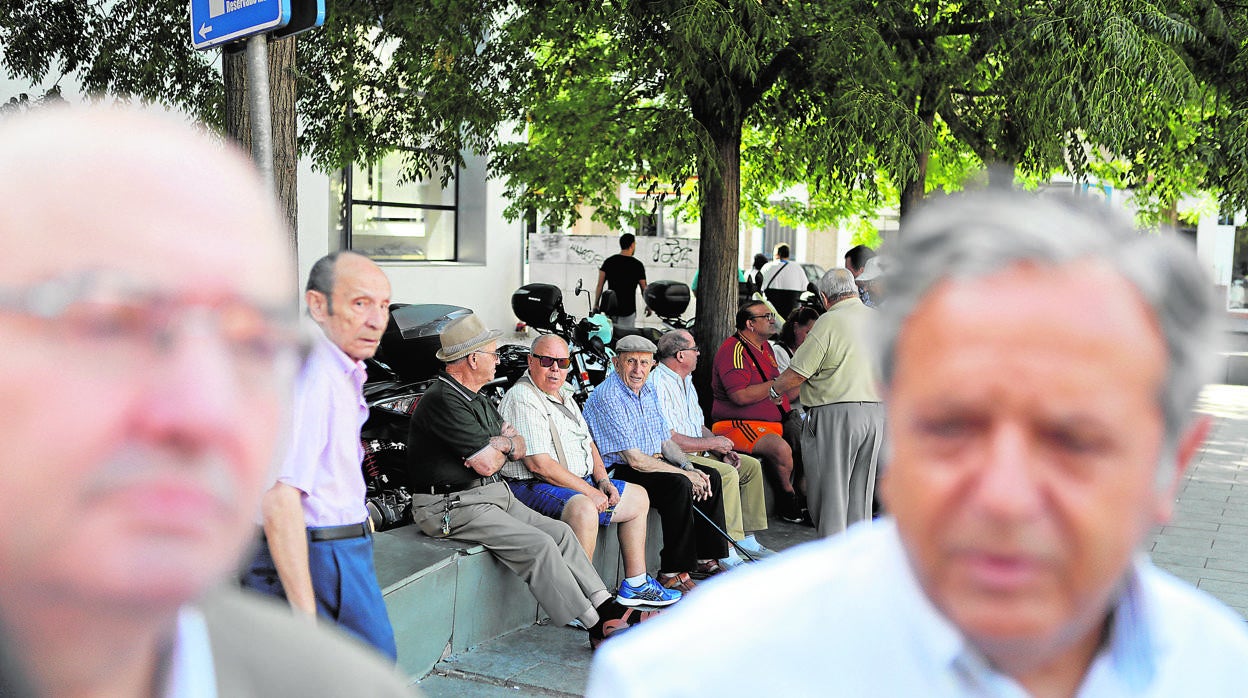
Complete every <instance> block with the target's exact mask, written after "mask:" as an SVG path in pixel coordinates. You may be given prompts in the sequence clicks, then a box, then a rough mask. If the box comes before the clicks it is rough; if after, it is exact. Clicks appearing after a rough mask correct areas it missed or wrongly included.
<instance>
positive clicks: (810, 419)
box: [802, 402, 884, 537]
mask: <svg viewBox="0 0 1248 698" xmlns="http://www.w3.org/2000/svg"><path fill="white" fill-rule="evenodd" d="M806 414H807V417H806V426H805V428H804V429H803V430H802V463H803V464H804V465H805V467H806V501H807V503H808V504H809V509H810V518H811V520H813V521H814V522H815V529H816V530H818V531H819V535H821V536H824V537H827V536H830V535H833V534H836V533H840V532H841V531H844V530H845V529H846V528H847V527H849V526H850V525H852V524H854V523H856V522H858V521H863V520H866V519H870V518H871V502H872V500H873V498H874V495H875V474H876V470H877V469H878V467H879V461H880V452H881V451H882V450H883V447H884V406H883V405H882V404H880V403H878V402H834V403H832V404H830V405H820V406H818V407H807V408H806Z"/></svg>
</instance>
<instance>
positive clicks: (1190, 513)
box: [418, 385, 1248, 698]
mask: <svg viewBox="0 0 1248 698" xmlns="http://www.w3.org/2000/svg"><path fill="white" fill-rule="evenodd" d="M1200 410H1201V411H1202V412H1205V413H1207V414H1209V415H1211V416H1213V417H1214V419H1215V422H1214V426H1213V430H1212V432H1211V433H1210V435H1209V438H1208V439H1207V441H1206V443H1205V445H1204V447H1203V448H1202V449H1201V453H1200V455H1199V457H1198V459H1197V461H1196V462H1194V463H1193V464H1192V467H1191V468H1190V470H1189V471H1188V472H1187V474H1186V475H1185V476H1184V479H1183V484H1182V486H1181V487H1180V489H1179V492H1178V501H1177V503H1176V508H1175V517H1174V520H1173V521H1172V522H1171V524H1170V525H1168V526H1164V527H1161V528H1159V529H1158V531H1157V532H1156V533H1155V535H1154V536H1153V539H1152V541H1151V543H1150V544H1149V545H1150V550H1151V551H1152V555H1153V559H1154V560H1155V561H1156V562H1157V564H1158V565H1160V566H1161V567H1163V568H1165V569H1168V570H1169V571H1170V572H1172V573H1173V574H1175V575H1177V576H1179V577H1181V578H1183V579H1186V580H1187V581H1189V582H1191V583H1192V584H1195V585H1197V586H1199V587H1200V588H1201V589H1204V590H1205V591H1208V592H1209V593H1210V594H1213V595H1214V596H1216V597H1218V598H1220V599H1222V601H1224V602H1225V603H1227V604H1228V605H1230V606H1231V607H1233V608H1234V609H1235V610H1236V611H1238V612H1239V613H1240V614H1241V615H1244V616H1246V617H1248V387H1245V386H1234V385H1215V386H1210V387H1209V388H1208V389H1207V390H1206V391H1205V393H1204V395H1203V396H1202V399H1201V405H1200ZM771 525H772V528H771V529H770V530H768V531H766V532H764V533H762V534H760V535H759V538H761V539H762V540H763V542H764V543H765V544H766V545H767V546H769V547H771V548H773V549H777V550H780V549H783V548H787V547H790V546H791V545H795V544H797V543H801V542H803V541H805V540H810V539H812V538H813V537H814V530H813V529H810V528H805V527H800V526H793V525H790V524H786V523H784V522H781V521H775V520H773V521H772V523H771ZM592 658H593V655H592V654H591V653H590V651H589V642H588V640H587V639H586V636H585V631H583V630H573V629H571V628H561V627H550V626H544V625H535V626H533V627H530V628H526V629H524V630H519V631H517V632H514V633H511V634H509V635H505V636H503V637H501V638H498V639H496V640H493V641H491V642H487V643H484V644H482V645H480V646H479V647H477V648H475V649H473V650H472V651H470V652H466V653H463V654H461V655H457V656H452V657H448V658H447V659H446V660H445V661H443V662H440V663H439V664H438V665H437V667H435V668H434V671H433V673H432V674H430V675H429V676H428V677H427V678H425V679H424V680H423V681H421V682H420V683H419V684H418V685H419V687H420V690H421V691H422V692H424V694H425V695H426V696H429V697H430V698H439V697H442V696H445V697H447V698H452V697H455V698H459V697H464V698H474V697H481V698H493V697H496V696H513V697H514V696H531V695H551V696H579V695H581V694H582V693H583V692H584V689H585V684H586V682H587V680H588V677H589V664H590V661H591V660H592Z"/></svg>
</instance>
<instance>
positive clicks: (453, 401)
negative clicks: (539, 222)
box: [407, 315, 641, 647]
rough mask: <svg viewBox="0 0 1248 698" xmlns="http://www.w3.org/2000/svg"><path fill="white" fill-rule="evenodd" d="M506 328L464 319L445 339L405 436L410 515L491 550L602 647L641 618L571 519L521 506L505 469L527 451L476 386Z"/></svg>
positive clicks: (488, 376) (440, 533)
mask: <svg viewBox="0 0 1248 698" xmlns="http://www.w3.org/2000/svg"><path fill="white" fill-rule="evenodd" d="M499 334H500V332H499V331H498V330H487V329H486V328H485V327H484V326H483V325H482V324H481V320H480V319H479V318H478V317H477V316H476V315H466V316H464V317H462V318H457V319H455V320H453V321H452V322H451V323H450V324H448V325H447V326H446V329H444V330H443V331H442V333H441V335H440V336H439V339H440V340H441V343H442V348H441V349H440V350H439V351H438V353H437V357H438V359H439V360H441V361H443V362H445V363H446V371H445V372H443V373H441V374H439V375H438V379H437V381H435V382H434V384H433V385H432V386H431V387H430V388H429V390H428V391H426V392H425V394H424V396H423V397H421V399H420V402H419V403H418V404H417V406H416V410H415V411H414V412H413V413H412V427H411V430H410V431H409V432H408V443H407V453H408V484H409V485H410V487H411V488H412V518H413V519H414V520H415V522H416V525H418V526H420V530H422V531H424V532H425V533H426V534H428V535H430V536H433V537H435V538H443V537H451V538H455V539H457V540H463V541H469V542H472V543H479V544H481V545H482V546H484V547H485V548H486V549H487V550H489V551H490V552H491V553H493V554H494V556H495V557H497V558H498V559H499V561H500V562H502V563H503V564H504V565H506V566H507V567H508V568H509V569H510V570H511V571H513V572H515V573H516V574H517V575H519V576H520V578H521V579H523V580H525V582H527V583H528V585H529V590H530V591H531V592H532V593H533V596H534V597H535V598H536V599H537V601H538V603H540V604H541V605H542V608H544V609H546V613H548V614H549V615H550V617H551V620H553V621H555V622H556V623H558V624H560V625H564V624H566V623H569V622H571V621H572V620H573V619H576V620H578V621H580V622H581V624H582V625H584V626H585V627H586V628H588V629H589V639H590V645H591V646H593V647H597V646H598V643H600V642H602V640H603V639H605V638H606V637H608V636H610V635H611V634H612V633H613V632H615V631H617V630H620V629H622V628H626V627H628V625H630V624H632V623H635V622H637V620H640V617H641V614H640V613H639V612H636V611H634V610H632V609H625V608H624V607H623V606H621V605H619V604H618V603H616V602H615V599H614V598H613V597H612V595H611V593H610V592H608V591H607V588H606V585H605V584H603V582H602V579H601V578H600V577H599V576H598V573H597V572H595V571H594V568H593V565H591V564H590V562H589V558H587V557H585V551H584V550H583V549H582V548H581V545H580V543H579V542H578V541H577V539H576V536H575V535H574V534H573V533H572V529H571V528H569V527H568V525H567V524H565V523H563V522H562V521H557V520H555V519H552V518H550V517H547V516H543V515H541V514H539V513H537V512H535V511H533V510H532V509H529V508H528V507H526V506H525V505H524V504H521V503H520V502H519V501H517V500H516V498H515V497H514V496H513V495H512V493H511V489H510V488H509V487H507V484H506V483H504V482H503V481H502V478H501V476H500V475H499V474H498V471H499V469H500V468H502V467H503V464H504V463H506V462H507V461H509V460H520V459H521V458H523V457H524V455H525V445H524V438H523V437H521V436H520V434H519V433H517V432H516V430H515V428H514V427H513V426H511V425H510V424H508V423H506V422H504V421H503V418H502V416H501V415H499V413H498V410H497V409H496V408H495V407H494V403H493V402H491V401H490V399H489V398H488V397H487V396H485V395H482V394H481V393H480V392H478V391H479V390H480V389H481V388H482V387H483V386H484V385H485V384H486V383H488V382H490V381H491V380H493V378H494V371H495V369H496V368H497V367H498V353H497V349H498V341H497V340H498V336H499Z"/></svg>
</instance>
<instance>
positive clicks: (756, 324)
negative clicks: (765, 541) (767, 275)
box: [711, 301, 802, 523]
mask: <svg viewBox="0 0 1248 698" xmlns="http://www.w3.org/2000/svg"><path fill="white" fill-rule="evenodd" d="M775 332H776V318H775V316H774V315H772V313H771V312H770V310H769V309H768V308H767V305H766V304H764V303H762V302H761V301H752V302H749V303H746V304H745V305H743V306H741V309H740V310H738V311H737V332H736V334H734V335H732V336H731V337H729V338H728V339H726V340H724V343H723V344H721V345H720V347H719V351H717V352H715V364H714V366H713V368H712V375H711V393H712V397H713V398H714V404H713V405H712V407H711V421H712V422H713V424H712V426H711V431H713V432H714V433H715V434H716V435H717V436H726V437H728V438H729V439H731V440H732V444H733V448H734V449H736V450H737V451H740V452H742V453H749V454H751V455H753V456H754V457H756V458H758V459H759V460H761V461H763V462H764V463H766V464H767V465H768V466H769V467H770V468H771V469H772V470H773V471H774V473H775V476H776V480H778V481H779V485H780V491H779V492H777V493H776V512H777V514H778V515H779V516H780V518H781V519H784V520H785V521H790V522H794V523H796V522H799V521H801V520H802V507H801V502H800V501H799V499H798V496H797V493H796V491H794V489H793V450H792V449H791V448H790V447H789V444H788V442H786V441H785V440H784V437H783V433H784V428H783V426H782V425H781V422H783V421H784V415H785V414H787V413H788V411H789V399H790V398H791V397H796V394H794V395H792V396H790V395H781V394H778V393H776V392H775V391H773V390H772V389H771V386H772V381H773V380H775V378H776V376H778V375H780V367H779V366H778V365H777V364H776V357H775V354H773V353H772V351H771V345H770V344H768V343H767V340H768V338H770V337H771V336H772V335H773V334H775Z"/></svg>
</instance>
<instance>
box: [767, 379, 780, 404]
mask: <svg viewBox="0 0 1248 698" xmlns="http://www.w3.org/2000/svg"><path fill="white" fill-rule="evenodd" d="M767 395H768V396H770V397H771V399H772V400H779V399H780V393H777V392H776V381H775V380H772V381H771V385H769V386H767Z"/></svg>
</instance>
